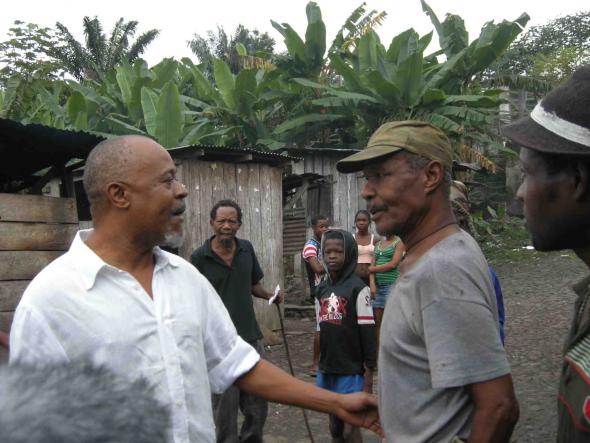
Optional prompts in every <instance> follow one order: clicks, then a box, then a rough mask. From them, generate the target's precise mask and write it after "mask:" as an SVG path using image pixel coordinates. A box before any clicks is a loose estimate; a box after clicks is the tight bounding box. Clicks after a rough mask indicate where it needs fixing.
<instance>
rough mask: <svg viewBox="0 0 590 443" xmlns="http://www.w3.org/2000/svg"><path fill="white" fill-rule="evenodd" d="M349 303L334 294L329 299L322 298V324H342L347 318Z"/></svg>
mask: <svg viewBox="0 0 590 443" xmlns="http://www.w3.org/2000/svg"><path fill="white" fill-rule="evenodd" d="M347 303H348V300H346V298H344V297H338V296H337V295H336V294H334V293H333V292H332V293H331V294H330V296H329V297H325V298H322V300H321V301H320V323H321V322H327V323H334V324H337V325H339V324H341V323H342V319H343V318H344V317H346V305H347Z"/></svg>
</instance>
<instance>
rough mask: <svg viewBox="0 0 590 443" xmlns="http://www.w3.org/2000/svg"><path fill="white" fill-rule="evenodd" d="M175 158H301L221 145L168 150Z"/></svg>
mask: <svg viewBox="0 0 590 443" xmlns="http://www.w3.org/2000/svg"><path fill="white" fill-rule="evenodd" d="M168 152H170V155H172V156H173V157H175V156H179V157H184V156H188V157H192V156H195V157H198V158H199V159H202V160H205V161H253V162H258V163H270V164H277V163H286V162H291V161H300V160H302V158H301V157H296V156H293V155H287V154H282V153H280V152H274V151H260V150H258V149H254V148H247V147H243V148H241V147H238V146H220V145H189V146H180V147H178V148H170V149H168Z"/></svg>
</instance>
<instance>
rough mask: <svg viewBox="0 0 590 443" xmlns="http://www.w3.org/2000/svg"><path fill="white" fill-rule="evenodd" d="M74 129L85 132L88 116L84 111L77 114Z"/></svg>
mask: <svg viewBox="0 0 590 443" xmlns="http://www.w3.org/2000/svg"><path fill="white" fill-rule="evenodd" d="M74 128H76V129H77V130H78V131H86V130H87V129H88V115H87V114H86V111H82V112H78V114H77V115H76V120H75V121H74Z"/></svg>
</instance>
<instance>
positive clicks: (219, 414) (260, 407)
mask: <svg viewBox="0 0 590 443" xmlns="http://www.w3.org/2000/svg"><path fill="white" fill-rule="evenodd" d="M250 344H251V345H252V347H253V348H254V349H256V351H257V352H258V353H259V354H260V356H263V355H264V345H263V343H262V340H256V341H254V342H250ZM238 408H239V410H240V411H242V414H243V415H244V422H243V423H242V428H241V429H240V434H239V435H238ZM267 414H268V403H267V402H266V400H263V399H261V398H258V397H255V396H253V395H250V394H248V393H247V392H244V391H240V390H239V389H238V388H237V387H236V386H234V385H232V386H230V387H229V389H228V390H227V391H225V392H224V393H223V394H221V395H213V415H214V419H215V427H216V428H217V429H216V433H217V443H237V442H240V443H241V442H244V443H246V442H247V443H262V432H263V429H264V423H265V422H266V416H267Z"/></svg>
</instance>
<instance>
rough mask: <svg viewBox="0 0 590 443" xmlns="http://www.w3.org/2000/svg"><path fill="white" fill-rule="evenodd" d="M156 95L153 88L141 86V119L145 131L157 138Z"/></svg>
mask: <svg viewBox="0 0 590 443" xmlns="http://www.w3.org/2000/svg"><path fill="white" fill-rule="evenodd" d="M157 102H158V95H157V94H156V92H155V91H154V90H153V89H150V88H148V87H146V86H144V87H143V88H141V107H142V108H143V121H144V123H145V129H146V130H147V133H148V134H149V135H151V136H152V137H156V138H157V136H158V135H157V129H156V127H157V120H158V111H157V110H156V106H157Z"/></svg>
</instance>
